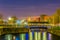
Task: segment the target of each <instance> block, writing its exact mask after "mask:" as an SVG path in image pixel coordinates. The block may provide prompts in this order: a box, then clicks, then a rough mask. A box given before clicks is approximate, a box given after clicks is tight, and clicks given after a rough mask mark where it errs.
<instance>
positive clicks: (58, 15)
mask: <svg viewBox="0 0 60 40" xmlns="http://www.w3.org/2000/svg"><path fill="white" fill-rule="evenodd" d="M53 21H54V24H58V23H60V9H57V10H56V13H55V14H53Z"/></svg>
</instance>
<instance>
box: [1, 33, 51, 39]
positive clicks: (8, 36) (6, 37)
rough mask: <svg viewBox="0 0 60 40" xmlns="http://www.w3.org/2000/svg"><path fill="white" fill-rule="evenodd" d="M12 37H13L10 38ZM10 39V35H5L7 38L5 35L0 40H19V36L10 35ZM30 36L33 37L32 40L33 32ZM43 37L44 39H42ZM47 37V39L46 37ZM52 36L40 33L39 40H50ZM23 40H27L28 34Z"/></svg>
mask: <svg viewBox="0 0 60 40" xmlns="http://www.w3.org/2000/svg"><path fill="white" fill-rule="evenodd" d="M12 36H13V37H12ZM12 36H11V37H12V38H11V37H10V35H7V36H5V35H3V36H2V38H1V40H6V39H7V40H9V38H11V39H12V40H13V38H14V40H20V39H21V38H20V36H19V34H17V35H15V36H14V35H12ZM32 36H33V38H34V32H32ZM44 36H45V37H44ZM46 36H47V37H46ZM51 36H52V35H51V34H50V33H46V34H45V33H44V32H42V36H41V40H45V39H46V40H52V37H51ZM43 37H44V38H45V39H43ZM25 40H29V34H28V33H26V35H25Z"/></svg>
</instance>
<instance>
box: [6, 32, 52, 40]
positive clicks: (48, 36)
mask: <svg viewBox="0 0 60 40" xmlns="http://www.w3.org/2000/svg"><path fill="white" fill-rule="evenodd" d="M32 34H33V35H32V36H33V37H34V32H32ZM42 34H44V32H43V33H42ZM28 36H29V35H28V33H26V36H25V37H26V39H25V40H29V39H28ZM51 36H52V35H51V34H50V33H47V37H46V38H47V39H48V40H52V39H51V38H52V37H51ZM5 38H6V37H5ZM15 40H20V38H19V35H18V36H16V39H15Z"/></svg>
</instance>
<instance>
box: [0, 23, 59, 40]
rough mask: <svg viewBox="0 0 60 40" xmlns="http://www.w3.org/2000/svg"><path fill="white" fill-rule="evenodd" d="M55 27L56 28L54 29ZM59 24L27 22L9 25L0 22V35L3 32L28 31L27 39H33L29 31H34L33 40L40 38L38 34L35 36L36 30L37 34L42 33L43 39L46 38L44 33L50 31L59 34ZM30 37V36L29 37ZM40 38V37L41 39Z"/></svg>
mask: <svg viewBox="0 0 60 40" xmlns="http://www.w3.org/2000/svg"><path fill="white" fill-rule="evenodd" d="M56 28H57V29H56ZM58 28H60V26H56V25H54V24H29V25H23V24H22V25H18V24H14V25H10V24H2V25H1V24H0V36H1V35H4V34H15V33H26V32H28V33H29V40H33V37H32V34H31V32H32V31H34V32H35V40H38V39H41V38H39V37H40V36H37V37H38V39H37V38H36V34H37V31H38V34H39V35H41V33H42V32H45V33H44V35H45V36H44V37H43V38H45V39H43V40H47V39H46V35H47V34H46V33H47V32H48V33H51V34H53V35H57V36H60V29H58ZM31 37H32V38H31ZM41 40H42V39H41Z"/></svg>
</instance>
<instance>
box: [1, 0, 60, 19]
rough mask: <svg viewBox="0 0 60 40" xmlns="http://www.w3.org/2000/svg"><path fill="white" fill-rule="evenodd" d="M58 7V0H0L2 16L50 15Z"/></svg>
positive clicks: (59, 1)
mask: <svg viewBox="0 0 60 40" xmlns="http://www.w3.org/2000/svg"><path fill="white" fill-rule="evenodd" d="M59 7H60V0H0V14H3V15H4V17H5V18H6V17H9V16H12V15H16V16H17V17H19V18H20V17H27V16H37V15H40V14H47V15H52V14H53V13H54V12H55V11H56V9H57V8H59Z"/></svg>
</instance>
